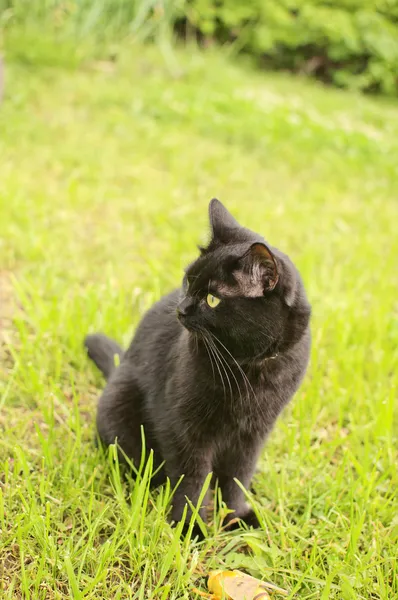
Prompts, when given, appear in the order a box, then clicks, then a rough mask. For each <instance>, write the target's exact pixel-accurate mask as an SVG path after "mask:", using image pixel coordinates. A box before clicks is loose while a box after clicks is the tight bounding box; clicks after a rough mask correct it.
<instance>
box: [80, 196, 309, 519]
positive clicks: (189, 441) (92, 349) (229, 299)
mask: <svg viewBox="0 0 398 600" xmlns="http://www.w3.org/2000/svg"><path fill="white" fill-rule="evenodd" d="M209 214H210V224H211V231H212V236H211V241H210V243H209V245H208V246H207V247H206V248H200V256H199V258H197V260H195V262H193V263H192V264H191V265H190V266H189V267H188V268H187V269H186V274H185V277H184V279H183V285H182V289H177V290H175V291H173V292H171V293H170V294H168V295H167V296H165V297H164V298H162V299H161V300H160V301H159V302H157V303H156V304H155V305H154V306H153V307H152V308H151V309H150V310H149V311H148V313H147V314H146V315H145V316H144V318H143V319H142V321H141V323H140V325H139V327H138V329H137V331H136V334H135V336H134V339H133V341H132V342H131V345H130V347H129V349H128V350H127V351H126V352H125V353H123V351H122V349H121V348H120V347H119V346H118V345H117V344H116V343H115V342H113V341H111V340H109V339H108V338H107V337H105V336H103V335H101V334H96V335H89V336H88V337H87V338H86V340H85V345H86V347H87V350H88V355H89V356H90V358H92V360H93V361H94V362H95V363H96V365H97V366H98V367H99V368H100V369H101V371H102V372H103V373H104V375H105V377H107V378H109V381H108V384H107V386H106V388H105V390H104V392H103V394H102V396H101V398H100V400H99V406H98V414H97V427H98V432H99V435H100V438H101V440H102V441H103V442H104V443H105V444H106V445H108V444H112V443H114V441H115V439H116V438H117V443H118V444H119V446H120V447H121V448H122V450H123V451H124V452H125V454H126V455H127V456H128V457H129V458H131V459H132V460H133V462H134V463H135V464H137V465H138V464H139V463H140V457H141V451H142V441H141V425H143V427H144V431H145V441H146V445H147V448H148V449H150V448H152V449H153V451H154V456H155V459H156V461H155V465H156V466H158V465H161V463H163V462H164V467H162V468H161V469H160V471H159V473H158V474H157V476H156V477H155V481H154V484H155V485H157V484H159V483H161V482H162V481H164V480H165V478H166V476H167V477H169V478H170V480H171V483H172V485H174V484H176V482H177V481H178V480H179V479H180V477H181V475H184V477H183V479H182V482H181V483H180V485H179V487H178V488H177V491H176V493H175V496H174V500H173V508H172V513H171V518H172V520H173V521H174V522H177V521H180V520H181V518H182V514H183V510H184V505H185V504H186V498H189V500H190V501H191V502H192V503H193V504H196V503H197V501H198V497H199V494H200V491H201V488H202V486H203V482H204V480H205V478H206V476H207V475H208V474H209V473H210V472H213V474H214V475H215V476H216V477H217V478H218V482H219V485H220V488H221V490H222V496H223V500H224V501H225V502H226V504H227V506H228V507H229V508H230V509H231V510H233V511H234V512H233V513H230V515H229V519H232V518H236V517H238V518H240V519H242V520H244V521H245V522H246V523H248V524H250V525H254V526H255V525H257V519H256V517H255V515H254V513H253V511H252V510H251V509H250V508H249V507H248V505H247V504H246V502H245V498H244V494H243V493H242V491H241V489H240V488H239V486H238V485H237V484H236V483H235V481H234V478H237V479H238V480H240V482H241V483H242V484H243V485H244V486H245V487H246V488H248V487H249V485H250V482H251V479H252V476H253V473H254V470H255V466H256V462H257V459H258V457H259V454H260V452H261V449H262V447H263V444H264V442H265V439H266V437H267V435H268V434H269V432H270V431H271V429H272V427H273V425H274V423H275V420H276V419H277V417H278V415H279V413H280V412H281V410H282V409H283V407H284V406H285V405H286V404H287V403H288V402H289V400H290V399H291V398H292V396H293V394H294V393H295V392H296V390H297V389H298V387H299V385H300V382H301V380H302V378H303V375H304V373H305V370H306V367H307V364H308V358H309V352H310V343H311V341H310V330H309V319H310V312H311V308H310V305H309V303H308V300H307V297H306V294H305V291H304V287H303V283H302V281H301V278H300V275H299V273H298V272H297V270H296V268H295V267H294V265H293V264H292V262H291V261H290V260H289V258H288V257H287V256H286V255H285V254H282V252H280V251H279V250H277V249H276V248H272V247H270V246H269V245H267V244H266V243H265V241H264V239H263V238H262V237H261V236H260V235H258V234H256V233H254V232H252V231H250V230H249V229H246V228H244V227H241V226H240V225H239V223H237V221H236V220H235V219H234V218H233V217H232V216H231V215H230V213H229V212H228V211H227V210H226V208H224V206H223V205H222V204H221V202H219V201H218V200H216V199H214V200H212V201H211V202H210V207H209ZM115 354H117V355H119V356H120V366H118V367H117V368H115V367H114V364H115V360H114V357H115ZM203 504H204V506H203V507H202V509H201V516H202V517H203V518H204V517H205V505H206V499H205V501H204V503H203Z"/></svg>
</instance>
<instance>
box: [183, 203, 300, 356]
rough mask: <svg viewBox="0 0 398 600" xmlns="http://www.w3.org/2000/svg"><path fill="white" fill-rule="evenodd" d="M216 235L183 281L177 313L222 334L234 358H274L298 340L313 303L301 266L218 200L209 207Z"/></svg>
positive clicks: (195, 327) (196, 327)
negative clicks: (272, 245) (248, 227)
mask: <svg viewBox="0 0 398 600" xmlns="http://www.w3.org/2000/svg"><path fill="white" fill-rule="evenodd" d="M209 217H210V226H211V240H210V242H209V244H208V246H207V247H206V248H200V256H199V258H198V259H197V260H196V261H195V262H193V263H192V264H191V265H190V266H189V267H188V268H187V269H186V274H185V277H184V280H183V287H182V299H181V301H180V304H179V306H178V309H177V313H178V318H179V319H180V321H181V323H182V324H183V325H184V327H186V329H188V330H189V331H197V332H204V334H205V335H206V334H207V336H208V337H209V336H211V337H213V339H215V338H217V340H218V345H219V348H221V347H222V346H221V345H223V346H225V348H226V349H227V350H228V352H230V353H231V354H232V355H233V357H234V358H235V359H238V360H241V361H250V360H253V359H260V360H261V358H267V357H270V356H272V355H274V354H276V353H278V352H281V351H283V350H286V349H287V348H289V347H291V346H292V345H293V344H294V343H296V342H297V341H298V340H299V339H300V337H301V336H302V335H303V333H304V331H305V330H306V328H307V326H308V321H309V317H310V310H311V309H310V305H309V303H308V300H307V297H306V294H305V291H304V287H303V283H302V281H301V278H300V275H299V273H298V271H297V269H296V268H295V267H294V265H293V263H292V262H291V261H290V259H289V258H288V257H287V256H286V255H285V254H283V253H282V252H280V251H279V250H277V249H276V248H273V247H271V246H269V245H268V244H267V243H266V242H265V240H264V238H262V236H261V235H259V234H257V233H254V232H253V231H250V230H249V229H246V228H245V227H242V226H241V225H239V223H238V222H237V221H236V220H235V219H234V217H233V216H232V215H231V214H230V213H229V212H228V211H227V209H226V208H225V207H224V206H223V205H222V204H221V202H220V201H219V200H216V199H213V200H212V201H211V202H210V206H209Z"/></svg>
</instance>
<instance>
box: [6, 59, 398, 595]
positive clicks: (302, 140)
mask: <svg viewBox="0 0 398 600" xmlns="http://www.w3.org/2000/svg"><path fill="white" fill-rule="evenodd" d="M59 52H60V54H62V48H60V50H59ZM176 57H177V60H178V64H179V68H180V69H181V71H182V73H183V75H182V77H180V78H177V79H173V78H171V77H170V76H169V75H168V72H167V70H166V69H165V68H164V65H163V62H162V60H161V59H160V58H159V56H158V54H157V51H156V50H154V49H150V48H127V47H126V48H125V49H122V50H121V51H120V52H119V55H118V59H117V61H116V62H97V63H95V62H91V63H89V62H86V64H85V65H84V66H83V67H81V68H79V69H73V68H71V69H69V70H64V69H51V68H48V67H44V66H38V65H37V64H35V63H33V64H30V65H22V64H21V63H18V62H9V63H8V64H7V67H8V69H7V90H6V98H5V100H4V103H3V105H2V107H1V113H0V121H1V122H0V131H1V138H0V153H1V178H0V265H1V270H0V282H1V283H0V290H1V299H0V302H1V304H0V323H1V333H0V336H1V350H2V358H1V365H2V367H1V369H2V371H1V381H2V384H1V385H2V387H1V388H0V394H1V395H0V432H1V433H0V461H1V462H0V530H1V535H0V590H1V591H0V595H1V597H2V598H4V599H11V598H12V599H14V598H31V599H32V600H41V599H52V598H57V599H63V598H71V597H73V598H75V599H80V598H84V599H100V598H106V599H108V598H112V599H123V600H124V599H127V598H139V599H141V598H142V599H143V598H154V599H156V600H157V599H165V598H176V599H177V598H193V597H194V593H193V592H192V588H193V587H194V586H196V587H200V588H202V589H205V581H204V579H203V575H204V574H205V573H206V572H207V571H208V570H210V569H213V568H236V567H237V568H242V569H244V570H246V571H247V572H249V573H251V574H253V575H254V576H257V577H264V578H266V579H268V580H270V581H273V582H274V583H275V584H277V585H280V586H281V587H284V588H286V589H288V590H289V593H290V596H289V597H290V598H292V597H293V596H295V597H297V598H302V599H310V598H314V599H315V598H317V599H321V600H325V599H326V598H333V599H338V598H339V599H340V598H342V599H344V600H346V599H347V600H349V599H365V598H366V599H368V598H372V599H378V598H381V599H386V600H387V599H388V600H392V598H395V597H398V577H397V575H398V568H397V545H398V518H397V514H398V510H397V508H398V503H397V498H396V491H397V489H398V474H397V464H398V455H397V421H396V416H395V419H394V411H396V391H397V379H398V376H397V373H398V369H397V358H398V350H397V349H398V325H397V323H398V321H397V294H396V290H397V284H398V271H397V268H396V256H397V253H398V237H397V234H396V227H397V226H396V223H397V217H398V204H397V195H398V179H397V164H398V108H397V107H396V106H394V105H390V104H388V103H386V102H385V101H381V100H379V101H377V102H376V101H374V100H370V99H366V98H363V97H359V96H356V95H350V94H348V93H341V92H338V91H333V90H330V89H324V88H322V87H321V86H319V85H316V84H313V83H308V82H305V81H301V80H300V79H291V78H287V77H284V76H277V75H272V76H271V75H266V74H263V73H262V74H258V73H255V72H253V71H252V70H251V69H250V66H248V65H247V64H244V63H241V64H239V65H236V66H233V65H231V64H230V63H229V62H228V60H226V59H225V57H224V56H223V55H222V54H221V53H217V52H213V51H208V52H207V53H198V52H197V51H195V50H193V49H192V50H191V51H187V52H186V53H181V54H178V53H177V55H176ZM215 195H216V196H218V197H220V199H221V200H223V201H224V202H225V204H226V205H227V206H228V208H230V209H231V211H233V213H234V214H235V215H236V216H237V217H238V218H239V219H240V220H241V222H242V223H244V224H245V225H247V226H249V227H252V228H254V229H257V230H260V231H261V232H262V233H264V235H265V237H266V238H267V239H268V240H269V241H270V242H271V243H272V244H275V245H277V246H278V247H280V248H281V249H283V250H284V251H286V252H287V253H289V254H290V255H291V257H292V258H293V259H294V261H295V262H296V264H297V265H298V267H299V269H300V270H301V272H302V274H303V277H304V280H305V283H306V286H307V288H308V293H309V296H310V298H311V301H312V304H313V309H314V316H313V353H312V363H311V368H310V371H309V373H308V376H307V378H306V381H305V384H304V385H303V387H302V389H301V390H300V392H299V393H298V394H297V396H296V397H295V399H294V401H293V402H292V404H291V406H290V407H289V409H288V410H287V411H286V412H285V413H284V415H283V417H282V418H281V419H280V420H279V422H278V424H277V427H276V429H275V431H274V432H273V434H272V436H271V439H270V440H269V443H268V445H267V447H266V449H265V452H264V454H263V457H262V460H261V464H260V468H259V472H258V474H257V476H256V481H255V488H256V496H255V499H253V500H252V501H253V502H254V503H255V506H256V507H257V509H258V511H259V514H260V516H261V521H262V525H263V527H262V530H259V531H240V532H237V533H234V534H226V533H224V532H223V531H222V530H221V529H220V519H219V517H217V516H216V517H215V518H213V519H212V522H211V523H210V524H209V526H208V537H207V539H206V540H205V541H204V542H202V543H200V544H196V543H194V542H192V541H190V540H189V539H187V540H185V541H180V539H179V537H178V531H177V532H176V531H174V530H172V529H171V528H170V527H169V525H168V524H167V522H166V520H165V513H166V512H167V507H168V506H169V503H170V490H169V489H164V490H161V491H158V492H156V493H149V492H148V486H147V482H148V477H149V473H148V472H144V473H142V474H141V479H140V484H139V485H136V486H134V485H132V484H130V485H129V484H125V483H123V482H122V481H121V478H120V475H119V470H118V467H117V464H116V463H115V462H114V460H113V457H112V453H111V454H110V456H104V455H103V454H102V453H101V452H100V451H99V450H96V449H95V448H94V446H93V443H92V442H93V435H94V415H95V407H96V398H97V397H98V394H99V392H100V389H101V387H102V386H103V381H102V380H101V377H100V376H99V374H98V373H97V372H96V371H95V369H94V367H93V366H92V365H91V364H89V362H88V360H87V359H86V357H85V354H84V352H83V349H82V339H83V336H84V335H85V333H86V332H88V331H94V330H102V331H104V332H106V333H108V334H110V335H112V336H114V337H116V338H117V339H119V340H120V341H122V342H123V343H124V344H127V343H128V341H129V338H130V336H131V334H132V331H133V330H134V327H135V326H136V324H137V322H138V321H139V319H140V317H141V316H142V314H143V313H144V311H145V310H146V309H147V308H148V307H149V306H150V305H151V304H152V302H153V301H154V300H155V299H156V298H158V297H159V296H161V294H163V293H165V292H166V291H167V290H169V289H170V288H172V287H173V286H176V285H178V284H179V282H180V280H181V273H182V267H183V266H184V265H185V264H186V263H187V262H188V261H189V260H191V259H192V258H193V257H195V255H196V243H198V242H200V241H201V240H203V239H204V236H205V235H206V231H207V216H206V213H207V203H208V200H209V199H210V198H211V197H212V196H215Z"/></svg>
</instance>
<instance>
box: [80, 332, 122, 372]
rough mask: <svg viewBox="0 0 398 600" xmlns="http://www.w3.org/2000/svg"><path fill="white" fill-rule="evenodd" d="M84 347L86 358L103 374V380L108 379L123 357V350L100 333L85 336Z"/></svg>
mask: <svg viewBox="0 0 398 600" xmlns="http://www.w3.org/2000/svg"><path fill="white" fill-rule="evenodd" d="M84 345H85V347H86V349H87V354H88V356H89V357H90V358H91V360H92V361H94V363H95V364H96V365H97V367H98V368H99V369H100V371H102V372H103V374H104V375H105V378H106V379H109V377H110V375H111V373H112V371H113V370H114V369H115V368H116V365H117V364H118V363H119V362H120V359H121V358H122V356H123V349H122V348H121V347H120V346H119V344H117V343H116V342H114V341H113V340H111V339H110V338H108V337H107V336H106V335H103V334H102V333H93V334H91V335H88V336H86V338H85V340H84Z"/></svg>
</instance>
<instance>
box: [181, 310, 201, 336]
mask: <svg viewBox="0 0 398 600" xmlns="http://www.w3.org/2000/svg"><path fill="white" fill-rule="evenodd" d="M177 319H178V320H179V322H180V323H181V325H182V326H183V327H184V328H185V329H186V330H187V331H192V332H195V333H199V332H200V331H202V327H199V325H197V324H196V323H195V321H194V319H192V317H191V316H187V315H185V314H184V313H182V312H179V311H178V310H177Z"/></svg>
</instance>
